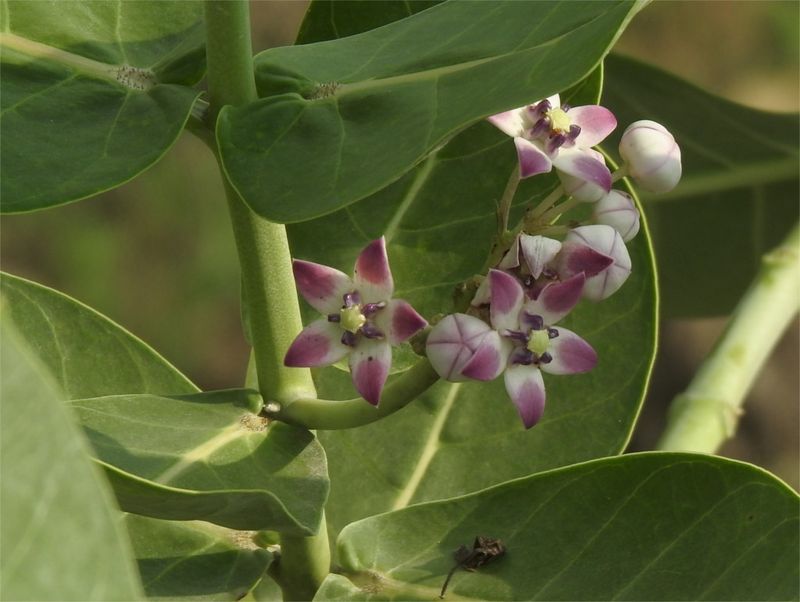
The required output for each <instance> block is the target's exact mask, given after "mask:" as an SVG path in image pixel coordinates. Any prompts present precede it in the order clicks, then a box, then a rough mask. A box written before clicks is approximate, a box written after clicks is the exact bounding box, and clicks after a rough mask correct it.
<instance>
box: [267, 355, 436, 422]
mask: <svg viewBox="0 0 800 602" xmlns="http://www.w3.org/2000/svg"><path fill="white" fill-rule="evenodd" d="M437 380H439V375H438V374H436V372H435V371H434V370H433V368H432V367H431V365H430V362H428V360H427V359H422V360H420V361H418V362H417V363H416V364H414V366H413V367H411V368H410V369H409V370H406V371H405V372H403V374H401V375H400V376H398V377H397V378H396V379H395V380H394V381H393V382H392V383H390V384H389V385H388V386H387V387H386V388H385V389H384V390H383V394H382V395H381V403H380V404H379V405H378V407H374V406H371V405H370V404H369V403H367V402H366V401H364V400H363V399H361V398H360V397H358V398H355V399H347V400H344V401H333V400H328V399H298V400H296V401H294V402H292V403H291V404H288V405H286V406H283V405H281V404H278V403H267V405H266V406H265V408H264V411H265V413H266V415H267V416H268V417H269V418H272V419H273V420H280V421H282V422H288V423H290V424H295V425H297V426H304V427H306V428H308V429H323V430H338V429H348V428H354V427H357V426H363V425H365V424H369V423H371V422H375V421H376V420H380V419H381V418H385V417H386V416H388V415H389V414H393V413H395V412H396V411H398V410H400V409H402V408H404V407H405V406H407V405H408V404H409V403H411V402H412V401H414V400H415V399H416V398H417V397H419V396H420V395H422V394H423V393H424V392H425V391H426V390H428V389H429V388H430V387H431V386H432V385H433V384H434V383H436V381H437Z"/></svg>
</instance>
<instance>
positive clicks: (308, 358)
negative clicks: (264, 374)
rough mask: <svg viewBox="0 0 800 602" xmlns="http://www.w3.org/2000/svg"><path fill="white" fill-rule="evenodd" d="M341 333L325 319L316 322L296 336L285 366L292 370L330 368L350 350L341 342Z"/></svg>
mask: <svg viewBox="0 0 800 602" xmlns="http://www.w3.org/2000/svg"><path fill="white" fill-rule="evenodd" d="M342 332H344V331H343V330H342V329H341V328H340V327H339V325H338V324H335V323H331V322H328V320H327V319H322V320H316V321H314V322H312V323H311V324H309V325H308V326H306V327H305V328H304V329H303V330H302V332H301V333H300V334H299V335H297V338H295V340H294V341H292V344H291V345H290V346H289V350H288V351H287V352H286V356H285V357H284V358H283V363H284V365H285V366H289V367H292V368H316V367H319V366H330V365H331V364H334V363H336V362H338V361H339V360H340V359H342V358H343V357H344V356H345V355H347V354H348V353H350V351H351V350H352V348H350V347H348V346H347V345H343V344H342V342H341V338H342Z"/></svg>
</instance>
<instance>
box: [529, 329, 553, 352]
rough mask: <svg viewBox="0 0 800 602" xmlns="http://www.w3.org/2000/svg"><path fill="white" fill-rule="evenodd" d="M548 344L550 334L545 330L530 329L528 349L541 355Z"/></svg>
mask: <svg viewBox="0 0 800 602" xmlns="http://www.w3.org/2000/svg"><path fill="white" fill-rule="evenodd" d="M549 346H550V336H549V335H548V334H547V330H546V329H545V330H531V334H530V338H529V339H528V345H527V347H528V351H530V352H532V353H535V354H536V355H542V354H543V353H545V352H546V351H547V348H548V347H549Z"/></svg>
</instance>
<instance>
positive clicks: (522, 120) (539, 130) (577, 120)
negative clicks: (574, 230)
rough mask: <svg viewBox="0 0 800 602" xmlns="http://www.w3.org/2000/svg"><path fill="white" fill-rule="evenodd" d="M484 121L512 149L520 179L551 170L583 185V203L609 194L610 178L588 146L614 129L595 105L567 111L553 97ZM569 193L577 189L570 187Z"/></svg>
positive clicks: (604, 111)
mask: <svg viewBox="0 0 800 602" xmlns="http://www.w3.org/2000/svg"><path fill="white" fill-rule="evenodd" d="M489 122H490V123H492V124H493V125H494V126H496V127H498V128H499V129H501V130H502V131H503V132H505V133H506V134H508V135H509V136H513V138H514V144H515V145H516V147H517V157H518V159H519V167H520V177H522V178H527V177H530V176H535V175H536V174H540V173H546V172H549V171H550V170H551V169H552V168H553V167H555V168H556V170H558V171H559V172H562V173H563V174H565V175H566V176H572V177H573V178H578V179H580V180H582V181H583V182H585V183H586V184H587V185H586V186H584V187H582V190H581V192H580V193H579V194H580V196H581V198H580V199H579V200H583V201H596V200H599V199H600V198H602V196H604V195H605V194H608V192H609V191H610V190H611V173H610V172H609V170H608V168H607V167H606V165H605V162H604V161H603V160H602V158H598V157H597V155H596V154H595V153H594V152H591V150H590V147H592V146H595V145H597V144H599V143H600V142H602V141H603V140H604V139H605V137H606V136H608V135H609V134H610V133H611V132H612V131H613V130H614V128H615V127H617V120H616V118H615V117H614V114H613V113H612V112H611V111H609V110H608V109H606V108H605V107H601V106H599V105H584V106H580V107H569V106H567V105H562V104H561V100H560V98H559V96H558V94H556V95H554V96H551V97H549V98H546V99H544V100H541V101H538V102H535V103H533V104H530V105H526V106H524V107H519V108H517V109H512V110H510V111H505V112H503V113H498V114H497V115H492V116H491V117H489ZM571 188H572V189H576V190H577V189H578V188H579V187H578V186H576V185H575V184H574V183H572V184H571Z"/></svg>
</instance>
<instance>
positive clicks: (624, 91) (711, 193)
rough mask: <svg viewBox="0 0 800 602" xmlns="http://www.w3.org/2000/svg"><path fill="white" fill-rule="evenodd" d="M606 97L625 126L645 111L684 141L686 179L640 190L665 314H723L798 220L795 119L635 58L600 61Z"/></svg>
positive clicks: (799, 142) (799, 128)
mask: <svg viewBox="0 0 800 602" xmlns="http://www.w3.org/2000/svg"><path fill="white" fill-rule="evenodd" d="M603 100H604V103H605V104H606V105H607V106H608V107H609V108H611V109H612V110H613V111H614V112H615V113H616V115H617V119H618V120H619V124H620V126H619V128H618V129H617V132H615V134H613V135H612V136H611V138H610V139H609V140H608V141H606V143H605V144H604V145H603V146H604V148H606V149H607V150H608V151H610V152H612V153H616V152H617V150H616V147H617V144H618V141H619V137H620V136H621V134H622V132H623V131H624V129H625V127H626V126H627V125H628V124H629V123H631V122H633V121H636V120H639V119H651V120H653V121H657V122H659V123H661V124H663V125H664V126H665V127H667V129H669V130H670V131H671V132H672V133H673V135H674V136H675V139H676V140H677V141H678V144H679V145H680V147H681V151H682V159H683V178H682V179H681V182H680V183H679V184H678V186H677V188H675V189H674V190H673V191H671V192H668V193H666V194H660V195H656V194H648V193H645V192H642V193H641V195H642V202H643V204H644V207H645V211H646V212H647V217H648V218H649V222H650V226H651V231H652V234H653V241H654V244H655V247H656V257H658V268H659V269H658V272H659V283H660V287H661V292H662V295H663V299H664V313H665V314H666V315H667V316H703V315H706V316H707V315H722V314H726V313H728V312H729V311H730V310H731V309H733V307H734V305H735V303H736V301H737V300H738V299H739V298H740V297H741V295H742V294H743V293H744V291H745V289H746V288H747V286H748V285H749V284H750V282H751V280H752V279H753V278H754V277H755V274H756V270H757V268H758V266H759V264H760V260H761V257H762V255H763V254H764V253H766V252H768V251H771V250H772V249H773V248H774V247H775V246H776V245H777V244H779V243H780V241H781V240H782V239H783V237H784V236H785V235H786V234H787V233H788V232H789V230H790V229H791V228H792V226H793V225H794V224H795V223H796V222H797V219H798V216H799V215H800V210H798V203H797V199H798V198H800V179H798V170H797V165H798V156H799V155H800V152H799V151H798V149H799V148H800V133H798V132H800V121H799V120H798V116H797V115H788V114H785V115H780V114H775V113H767V112H764V111H758V110H755V109H751V108H748V107H744V106H741V105H737V104H734V103H732V102H730V101H727V100H725V99H722V98H719V97H716V96H713V95H711V94H709V93H708V92H705V91H703V90H701V89H699V88H697V87H696V86H693V85H692V84H689V83H687V82H685V81H682V80H680V79H679V78H677V77H675V76H673V75H669V74H667V73H665V72H663V71H660V70H659V69H656V68H654V67H650V66H647V65H644V64H641V63H638V62H636V61H633V60H631V59H626V58H622V57H616V56H612V57H609V58H608V60H607V61H606V87H605V92H604V95H603Z"/></svg>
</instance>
